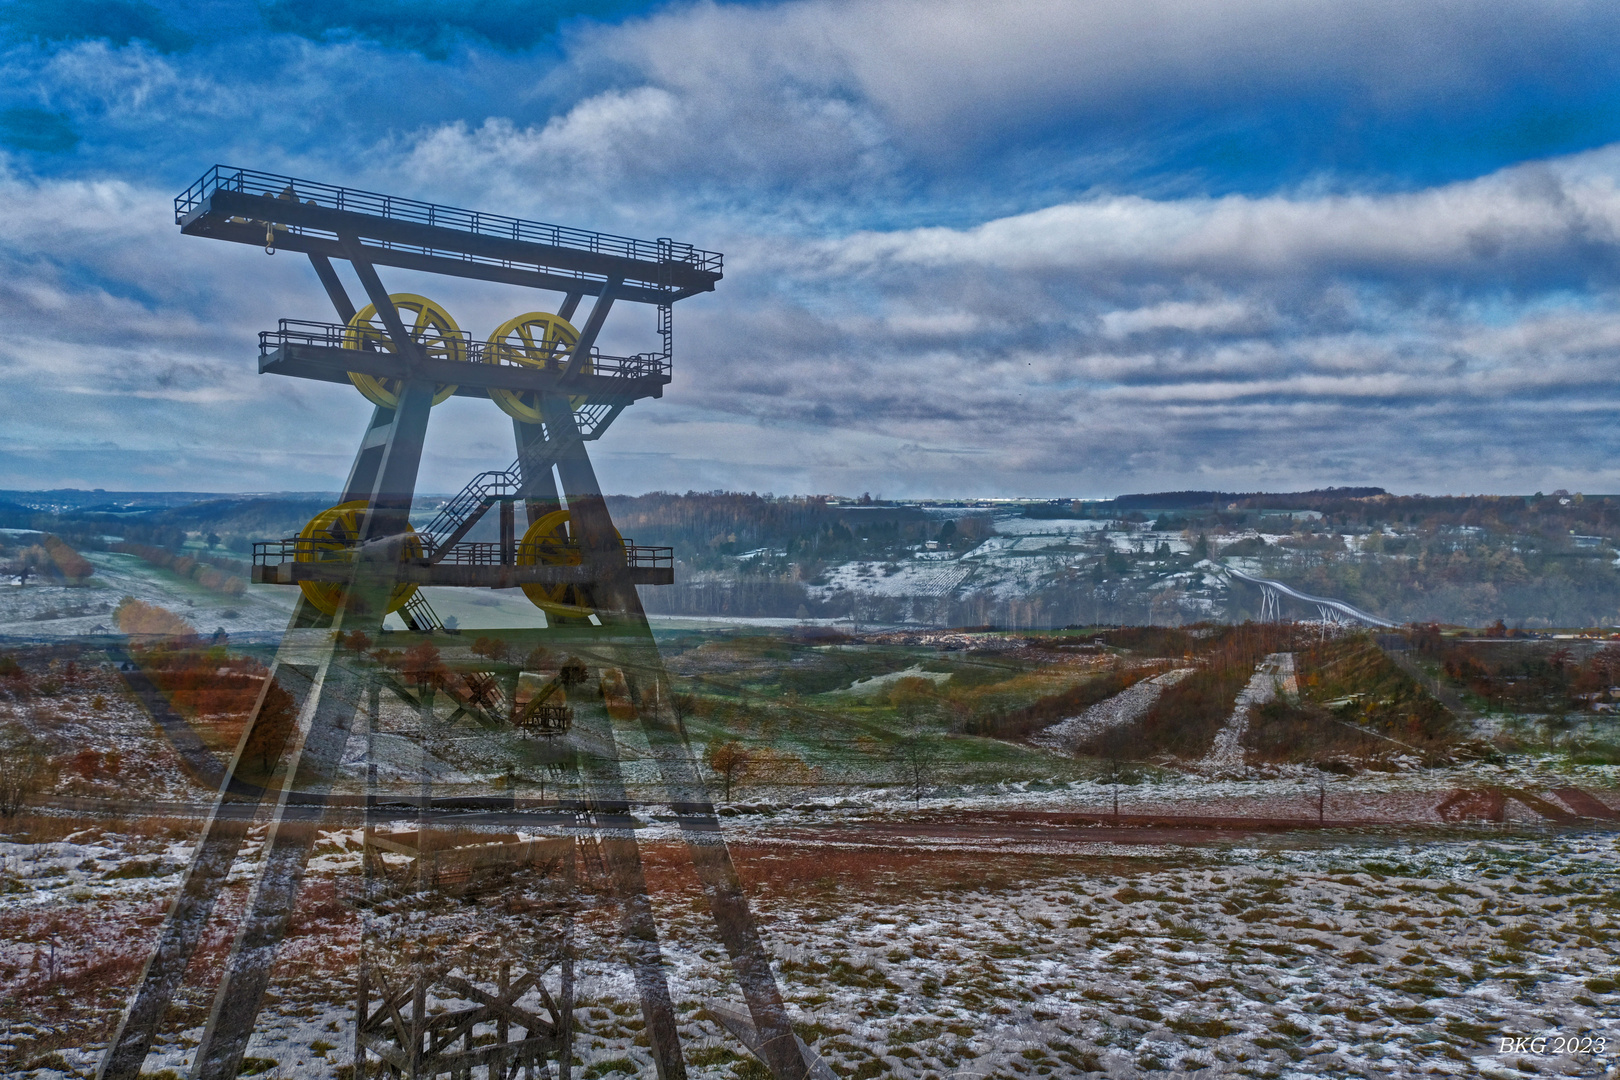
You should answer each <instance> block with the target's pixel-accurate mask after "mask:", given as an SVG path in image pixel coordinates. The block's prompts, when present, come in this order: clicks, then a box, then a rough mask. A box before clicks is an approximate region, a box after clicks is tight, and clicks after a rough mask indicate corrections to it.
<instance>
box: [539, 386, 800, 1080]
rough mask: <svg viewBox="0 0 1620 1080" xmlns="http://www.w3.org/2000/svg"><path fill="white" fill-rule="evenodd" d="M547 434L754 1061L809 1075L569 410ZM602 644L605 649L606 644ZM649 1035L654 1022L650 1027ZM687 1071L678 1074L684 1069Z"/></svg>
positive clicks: (556, 414) (561, 403)
mask: <svg viewBox="0 0 1620 1080" xmlns="http://www.w3.org/2000/svg"><path fill="white" fill-rule="evenodd" d="M544 415H545V418H546V421H547V426H548V428H550V429H552V431H553V432H554V438H556V439H557V440H558V443H559V445H558V447H557V474H558V476H559V477H560V478H561V480H562V489H563V493H564V495H565V497H566V498H567V500H568V510H569V514H570V516H571V519H572V522H573V524H574V527H575V528H576V529H577V530H578V533H577V535H578V537H579V541H580V544H581V546H582V547H583V549H584V554H585V559H586V561H587V562H588V563H592V564H593V565H594V566H595V568H596V574H595V578H596V581H597V584H596V586H595V590H596V591H595V600H596V604H597V609H598V617H599V618H601V619H602V621H603V623H604V636H605V637H608V638H610V639H611V643H612V644H613V645H614V646H617V647H618V650H616V651H622V653H623V654H624V656H625V657H626V659H627V660H628V662H627V663H625V664H624V666H623V671H624V674H625V678H626V682H627V683H628V686H629V690H630V700H631V704H632V705H633V706H634V708H635V711H636V716H637V719H638V720H639V721H640V724H641V728H642V731H643V732H644V733H645V735H646V737H647V740H648V743H649V745H650V747H651V748H652V751H653V755H654V757H655V758H656V759H657V762H658V767H659V773H660V777H661V779H662V782H663V786H664V788H665V790H666V791H667V793H668V795H669V797H670V800H671V802H672V804H673V806H674V809H675V811H676V813H677V815H678V816H679V818H680V822H681V832H682V836H683V837H684V839H685V840H686V843H687V848H688V851H689V853H690V855H691V857H692V863H693V867H694V868H695V869H696V871H697V873H698V877H699V880H701V881H702V883H703V888H704V891H705V892H706V893H707V894H708V898H709V910H710V912H711V914H712V915H713V918H714V921H715V925H716V928H717V929H718V931H719V934H720V939H721V943H722V944H723V945H724V946H725V949H726V953H727V955H728V956H729V957H730V958H731V963H732V967H733V968H734V969H735V971H736V972H737V978H738V981H739V983H740V984H741V987H742V991H743V997H744V999H745V1000H746V1002H747V1004H748V1011H749V1014H750V1016H751V1017H752V1019H753V1021H754V1027H755V1029H756V1030H757V1031H758V1032H759V1037H760V1042H761V1046H760V1053H761V1056H762V1057H763V1058H764V1059H765V1064H766V1066H767V1067H768V1068H769V1069H770V1070H771V1073H772V1075H773V1076H774V1077H776V1080H801V1078H807V1077H808V1076H809V1065H808V1064H807V1063H806V1061H805V1059H804V1055H803V1053H802V1052H801V1051H800V1050H799V1045H798V1041H797V1039H796V1038H795V1037H794V1034H793V1027H792V1024H791V1023H790V1022H789V1020H788V1015H787V1009H786V1007H785V1006H784V1004H783V1002H782V996H781V992H780V990H779V989H778V987H777V985H776V976H775V974H774V973H773V972H772V971H771V966H770V958H769V956H768V955H767V954H766V952H765V945H764V942H763V941H762V940H761V938H760V936H759V932H758V930H757V929H756V928H755V926H754V920H753V917H752V914H751V912H750V910H749V905H748V898H747V895H746V894H745V893H744V891H743V888H742V881H741V879H740V878H739V876H738V874H737V870H736V866H735V865H734V864H733V863H732V861H731V852H730V851H729V850H728V849H727V847H726V846H725V842H724V840H723V839H722V838H721V834H720V823H719V818H718V816H717V815H716V814H715V812H714V805H713V804H712V803H711V802H710V801H709V797H708V792H707V788H706V786H705V785H704V783H703V780H702V777H701V775H700V774H699V773H698V770H697V766H696V763H695V759H694V756H693V753H692V748H691V746H690V745H689V744H688V743H687V741H686V733H685V732H684V731H683V730H682V729H681V727H680V725H679V723H678V722H677V721H676V719H675V715H674V711H673V709H672V708H671V707H670V704H669V684H668V678H667V676H666V675H665V673H664V665H663V658H662V656H661V654H660V653H659V651H658V644H657V642H656V641H655V640H654V639H653V636H652V629H651V627H650V625H649V624H648V622H647V615H646V612H645V610H644V609H643V608H642V606H641V598H640V596H639V595H637V593H636V588H635V585H633V584H632V583H631V582H630V580H629V575H628V573H627V568H626V566H625V561H624V556H623V553H622V550H621V549H620V548H619V543H618V539H617V533H616V532H615V531H614V528H613V521H612V518H611V516H610V515H609V514H608V510H607V502H606V500H605V499H604V497H603V495H602V488H601V485H600V483H599V482H598V480H597V477H596V470H595V469H594V468H593V467H592V465H591V460H590V456H589V455H588V454H587V453H586V451H585V445H584V443H583V442H582V441H581V439H580V434H579V429H578V426H577V425H576V423H575V421H574V415H573V410H572V408H571V407H570V406H569V404H568V402H567V400H566V399H563V400H552V401H548V402H546V405H545V408H544ZM604 644H608V642H606V641H604ZM647 1020H648V1027H649V1029H650V1028H651V1027H652V1017H650V1016H649V1017H648V1018H647ZM683 1069H684V1067H683Z"/></svg>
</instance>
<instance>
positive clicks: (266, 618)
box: [0, 551, 296, 640]
mask: <svg viewBox="0 0 1620 1080" xmlns="http://www.w3.org/2000/svg"><path fill="white" fill-rule="evenodd" d="M82 554H83V555H84V557H85V558H86V559H89V560H90V563H91V565H93V566H94V567H95V573H94V574H92V575H91V576H90V577H89V578H88V579H86V580H85V582H84V584H82V585H71V586H70V585H61V584H56V583H53V582H51V581H50V580H48V579H42V578H37V577H35V578H30V579H29V580H28V583H27V584H26V585H18V584H17V583H16V581H17V579H16V578H11V577H6V578H0V637H17V638H31V639H36V640H48V639H59V638H70V637H74V636H77V635H80V634H95V633H116V632H117V630H118V627H117V626H116V624H115V623H114V621H113V617H112V612H113V609H114V608H115V607H117V606H118V603H119V601H120V600H122V599H123V598H124V597H126V596H133V597H134V598H135V599H137V600H141V601H144V602H146V603H149V604H157V605H159V606H161V607H166V608H169V609H170V610H172V611H174V612H175V613H176V614H177V615H179V616H180V617H182V618H184V619H185V620H186V621H187V622H189V623H191V624H192V625H193V626H195V627H196V628H197V629H198V630H200V631H202V632H203V633H205V634H208V633H212V632H213V631H214V630H215V629H216V628H223V629H224V630H225V631H226V632H227V633H229V634H242V633H261V632H270V631H280V630H283V629H285V628H286V626H287V619H288V617H289V616H290V615H291V614H292V608H293V600H294V594H295V593H296V590H294V589H290V588H283V587H278V586H274V585H249V586H248V588H247V592H246V593H244V594H243V595H241V596H224V595H221V594H220V593H217V592H211V591H209V590H208V589H204V588H203V587H202V586H201V585H198V584H197V583H196V582H194V581H191V580H189V579H187V578H182V577H180V576H179V575H177V574H173V573H170V572H169V571H167V570H162V569H159V568H157V567H154V566H151V565H149V564H148V563H145V562H143V561H142V560H140V559H138V558H136V557H135V556H134V555H123V554H119V553H117V552H109V551H86V552H83V553H82Z"/></svg>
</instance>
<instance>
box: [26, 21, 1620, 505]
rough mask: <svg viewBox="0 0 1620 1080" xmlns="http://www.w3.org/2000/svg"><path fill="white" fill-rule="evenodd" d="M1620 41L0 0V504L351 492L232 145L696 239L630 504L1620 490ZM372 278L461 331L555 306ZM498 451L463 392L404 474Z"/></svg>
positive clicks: (616, 460) (1275, 26) (414, 277)
mask: <svg viewBox="0 0 1620 1080" xmlns="http://www.w3.org/2000/svg"><path fill="white" fill-rule="evenodd" d="M1616 40H1620V5H1617V4H1614V3H1612V2H1606V3H1605V2H1584V0H1492V2H1468V0H1356V2H1350V0H1339V2H1323V0H1197V2H1194V0H1184V2H1169V0H1073V2H1067V3H1037V2H1026V0H998V2H997V3H995V4H985V3H982V2H979V0H796V2H783V3H708V2H704V3H685V2H682V3H653V4H647V3H638V2H631V0H601V2H596V3H589V2H587V3H567V2H560V0H521V2H520V0H464V2H454V0H365V2H362V0H263V2H254V0H193V2H191V3H186V4H183V5H182V4H152V3H145V2H142V0H84V2H81V3H75V4H64V3H61V0H0V326H3V327H4V331H3V332H0V378H3V385H4V387H5V393H4V394H0V488H51V487H105V488H108V489H115V490H208V491H274V490H330V489H334V488H336V487H337V486H339V485H340V483H341V481H342V479H343V476H344V475H345V473H346V471H347V468H348V464H349V461H350V459H351V458H352V456H353V451H354V447H355V444H356V443H357V441H358V438H359V435H360V431H361V429H362V427H363V426H364V423H365V420H366V418H367V417H368V416H369V413H370V406H369V405H368V404H367V403H366V402H365V401H364V399H363V398H361V396H360V394H359V393H358V391H355V390H352V389H350V388H348V387H342V386H333V385H329V384H321V383H309V382H304V381H301V380H296V379H287V378H280V377H276V376H272V375H263V376H261V375H259V374H257V368H256V362H255V361H256V356H257V347H256V346H257V338H256V335H257V333H258V332H259V331H260V330H264V329H269V328H272V327H274V326H275V323H276V320H277V319H280V318H311V319H327V318H329V317H330V305H329V304H328V303H327V301H326V300H325V296H324V294H323V292H322V291H321V289H320V287H319V284H318V282H317V281H316V279H315V276H314V274H313V272H312V271H311V269H310V267H309V264H308V261H307V260H305V259H303V258H302V257H301V256H298V255H295V254H291V253H281V254H279V255H276V256H267V255H265V254H264V253H263V252H261V251H258V250H256V249H253V248H250V247H244V246H239V245H233V244H222V243H219V242H214V241H209V240H205V239H200V238H192V237H184V236H181V235H180V233H179V230H178V229H177V228H176V226H175V225H174V221H173V212H172V202H173V199H174V197H175V196H176V195H177V194H179V193H180V192H181V191H182V190H184V189H185V188H186V187H187V186H188V185H189V184H191V183H192V182H193V181H195V180H196V179H197V178H198V177H199V176H200V175H202V173H203V172H204V171H205V170H206V169H208V168H209V167H210V166H211V165H213V164H215V163H221V164H227V165H233V166H240V167H246V168H254V169H260V170H265V171H269V172H276V173H284V174H288V175H292V176H296V177H301V178H307V179H311V180H317V181H322V182H325V183H332V184H342V185H347V186H352V187H360V188H366V189H370V190H374V191H384V192H389V193H393V194H398V195H405V196H411V197H414V198H419V199H427V200H432V201H436V202H443V203H449V204H453V205H458V206H464V207H469V208H473V209H479V210H488V211H493V212H498V213H505V214H510V215H514V216H520V217H527V218H532V219H538V220H540V221H546V222H556V223H561V224H566V225H574V226H578V227H583V228H590V229H598V230H603V231H607V232H614V233H621V234H627V235H632V236H642V237H649V238H650V237H658V236H670V237H674V238H675V239H677V240H680V241H683V242H687V243H692V244H696V245H698V246H700V247H703V248H708V249H710V250H718V251H721V252H724V253H725V256H726V262H725V278H724V280H723V281H721V282H720V284H719V286H718V288H717V290H716V291H715V292H714V293H711V294H706V295H702V296H699V297H695V298H693V299H689V300H686V301H683V302H681V303H680V304H678V305H677V306H676V311H675V349H676V352H675V381H674V382H673V384H672V385H671V386H670V387H669V388H668V389H667V390H666V393H665V396H664V398H663V399H662V400H658V401H644V402H641V403H639V404H637V405H636V406H634V407H633V408H631V409H630V410H628V411H627V412H626V413H625V414H624V415H623V417H621V418H620V419H619V421H618V422H617V423H616V424H615V425H614V427H613V428H612V429H611V430H610V431H609V433H608V434H607V435H606V436H605V437H604V438H603V439H602V440H601V441H600V442H598V443H595V444H593V457H594V459H595V461H596V462H597V467H598V470H599V472H600V473H601V475H602V479H603V484H604V487H606V488H607V489H608V490H610V491H617V492H624V493H640V492H644V491H651V490H675V491H685V490H689V489H697V490H712V489H728V490H754V491H760V492H767V491H769V492H774V493H776V494H788V493H812V492H814V493H820V492H828V493H843V494H859V493H861V492H870V493H872V494H873V495H881V496H884V497H887V498H916V497H961V496H977V497H984V496H1006V497H1046V498H1058V497H1074V498H1096V497H1104V496H1108V495H1112V494H1118V493H1122V492H1131V491H1155V490H1176V489H1209V488H1212V489H1218V490H1228V491H1233V490H1236V491H1252V490H1272V491H1276V490H1297V489H1304V488H1313V487H1319V486H1328V485H1345V484H1354V485H1362V484H1374V485H1380V486H1383V487H1386V488H1388V489H1390V490H1392V491H1399V492H1425V493H1429V494H1442V493H1463V492H1503V493H1506V492H1524V493H1528V492H1532V491H1537V490H1544V491H1552V490H1555V489H1558V488H1565V489H1568V490H1570V491H1584V492H1588V493H1595V492H1620V429H1617V425H1616V423H1615V416H1616V412H1617V409H1620V235H1617V232H1620V191H1617V187H1616V181H1617V177H1620V53H1617V52H1616V50H1615V49H1614V48H1613V43H1614V42H1615V41H1616ZM382 273H383V280H384V282H385V284H387V285H388V287H389V288H390V290H391V291H396V292H418V293H425V294H428V295H430V296H432V297H433V298H434V299H435V300H437V301H439V302H440V303H441V304H443V305H444V306H445V307H446V309H447V310H449V311H450V313H451V314H452V316H453V317H454V318H455V319H456V321H457V323H458V325H460V326H461V327H462V328H463V329H464V330H467V331H468V332H470V333H474V334H477V335H478V336H483V335H485V334H487V333H488V332H489V331H490V330H491V329H493V328H494V327H495V326H496V325H498V324H499V323H501V322H503V321H505V319H507V318H508V317H510V316H511V315H514V314H517V313H519V312H521V311H525V310H533V309H535V308H540V309H552V308H554V306H555V304H556V301H557V297H555V296H553V295H549V294H544V293H531V292H525V291H524V290H519V289H516V288H511V287H505V286H492V285H486V284H478V283H468V282H457V281H451V280H445V279H435V278H429V277H426V276H424V275H418V274H414V273H409V272H405V271H389V270H387V269H384V270H383V271H382ZM351 292H355V293H358V289H357V288H356V287H355V286H353V284H352V279H351ZM654 329H655V327H654V320H653V314H652V310H651V309H646V308H642V307H639V306H635V305H621V306H620V307H618V308H616V309H615V311H614V314H613V316H612V318H611V319H610V320H609V322H608V326H607V330H606V331H605V333H604V337H603V341H602V344H603V346H604V348H605V349H606V350H607V351H609V352H616V351H621V349H622V351H625V352H633V351H640V350H642V349H647V348H650V347H652V345H653V343H654V342H655V340H656V338H655V336H654ZM512 457H513V447H512V442H511V436H510V427H509V424H508V423H507V421H506V419H505V417H504V415H502V414H500V413H498V412H497V411H496V409H495V406H494V405H493V404H492V403H490V402H488V401H478V400H472V399H459V398H458V399H452V400H450V401H448V402H446V403H445V404H443V405H440V406H439V407H438V408H436V409H435V411H434V416H433V421H432V424H431V426H430V432H429V445H428V453H427V457H426V459H425V461H424V465H423V474H422V481H421V487H422V489H423V490H428V491H454V490H456V489H458V488H460V487H461V485H462V483H464V482H465V480H466V479H467V478H469V477H470V476H471V475H472V474H473V473H476V472H478V471H480V470H483V469H488V468H499V467H504V466H505V465H506V464H507V463H508V462H510V460H511V459H512Z"/></svg>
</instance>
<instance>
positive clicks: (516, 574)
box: [252, 537, 675, 589]
mask: <svg viewBox="0 0 1620 1080" xmlns="http://www.w3.org/2000/svg"><path fill="white" fill-rule="evenodd" d="M427 549H428V550H427V551H426V552H425V554H424V557H423V558H420V559H406V560H403V561H401V562H400V564H399V569H398V575H397V580H398V581H399V582H401V583H409V584H413V585H456V586H462V587H464V588H474V589H511V588H515V587H517V586H519V585H531V584H543V585H588V584H590V583H591V582H593V581H595V580H597V579H598V578H600V577H601V574H602V569H601V567H599V566H593V565H591V564H590V563H588V562H585V561H583V559H582V560H581V561H580V562H579V563H577V564H574V565H558V564H549V565H547V564H541V565H534V566H520V565H517V564H516V563H515V562H514V552H513V549H511V548H508V547H505V546H503V545H501V544H490V543H461V544H454V545H452V546H450V547H449V548H448V549H447V550H445V551H443V552H442V553H441V552H439V551H437V550H434V549H433V547H432V545H431V543H429V544H428V545H427ZM300 556H302V558H300ZM624 567H625V573H627V574H628V575H629V579H630V582H631V584H634V585H672V584H674V582H675V550H674V549H673V548H667V547H648V546H645V545H641V544H634V543H631V542H629V541H626V542H625V545H624ZM252 573H253V576H252V580H253V583H254V584H256V585H296V584H298V583H299V582H301V581H331V582H339V583H342V582H347V581H348V580H349V579H350V578H351V577H352V576H353V575H354V562H353V553H352V552H351V551H350V550H348V549H345V548H334V547H333V546H332V542H331V541H330V540H318V541H317V540H305V539H302V538H299V537H293V538H290V539H287V540H263V541H260V542H258V543H256V544H254V545H253V572H252Z"/></svg>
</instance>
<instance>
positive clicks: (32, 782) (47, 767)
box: [0, 724, 56, 818]
mask: <svg viewBox="0 0 1620 1080" xmlns="http://www.w3.org/2000/svg"><path fill="white" fill-rule="evenodd" d="M55 781H56V770H55V768H54V767H53V765H52V763H51V757H50V754H48V753H46V749H45V744H44V743H42V742H40V740H39V739H37V738H35V737H34V736H33V735H32V734H30V733H29V732H27V731H25V730H23V729H22V728H21V727H18V726H16V725H15V724H13V725H9V726H7V727H4V728H0V817H4V818H13V817H16V816H17V811H19V810H21V809H22V808H23V806H24V805H25V804H27V802H28V800H29V799H32V798H33V797H34V796H35V795H38V794H39V793H40V792H41V791H44V790H45V789H46V788H48V787H50V786H51V784H52V783H54V782H55Z"/></svg>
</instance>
